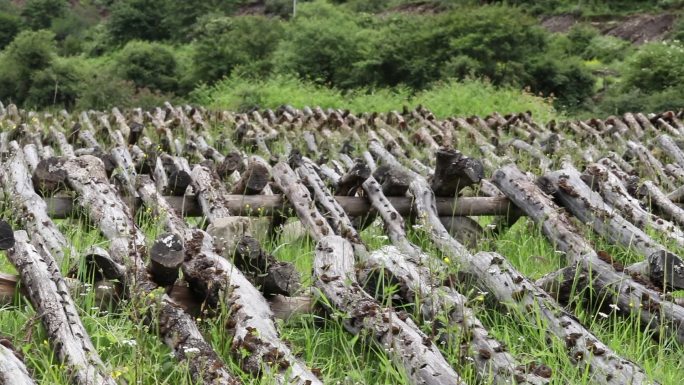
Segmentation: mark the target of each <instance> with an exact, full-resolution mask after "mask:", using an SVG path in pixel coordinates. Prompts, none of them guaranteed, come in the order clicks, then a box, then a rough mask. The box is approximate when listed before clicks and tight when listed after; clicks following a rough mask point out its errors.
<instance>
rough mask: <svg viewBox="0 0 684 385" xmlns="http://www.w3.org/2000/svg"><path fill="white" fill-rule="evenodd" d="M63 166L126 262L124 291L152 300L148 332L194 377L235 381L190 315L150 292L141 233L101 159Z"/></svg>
mask: <svg viewBox="0 0 684 385" xmlns="http://www.w3.org/2000/svg"><path fill="white" fill-rule="evenodd" d="M63 167H64V170H65V171H66V173H67V179H68V183H69V186H70V187H71V189H72V190H74V191H75V192H77V193H78V194H79V200H80V201H81V202H82V205H83V206H84V207H85V208H86V210H87V211H88V213H89V217H90V219H91V220H92V221H93V222H94V223H95V224H96V225H97V226H98V227H99V229H100V231H101V232H102V234H103V235H104V236H105V237H106V238H107V239H108V240H109V241H110V249H109V251H110V254H111V255H112V257H113V259H114V260H115V261H117V262H122V263H125V265H126V267H127V270H126V280H125V282H126V287H127V292H128V293H130V294H131V295H132V296H134V297H135V298H140V299H142V300H143V301H147V304H148V305H152V304H153V303H156V306H155V307H156V309H155V310H156V313H155V315H154V316H151V317H149V318H148V320H149V321H151V322H155V323H156V325H157V326H158V329H157V328H153V329H152V330H159V333H160V337H161V338H162V340H163V341H164V343H166V345H167V346H169V348H171V349H172V350H173V352H174V356H175V357H176V359H178V360H179V361H181V362H185V363H187V364H188V367H189V371H190V373H191V376H192V378H193V379H194V380H195V381H201V382H204V383H218V384H225V385H235V384H239V383H240V381H239V380H238V379H237V378H236V377H234V376H233V375H232V374H231V373H229V372H228V370H227V368H226V366H225V364H224V363H223V362H222V360H221V358H220V357H219V355H218V354H217V353H216V352H215V351H214V349H213V348H212V347H211V345H209V344H208V343H207V342H206V341H205V340H204V337H203V336H202V334H201V333H200V331H199V329H198V327H197V324H196V323H195V321H194V319H193V318H192V317H191V316H190V315H188V314H187V313H186V312H185V311H183V309H182V308H181V307H180V306H179V305H178V304H177V303H175V302H174V301H173V300H172V299H171V298H170V297H169V296H168V295H166V294H161V295H155V294H154V293H155V289H156V288H157V285H156V284H155V283H154V282H153V281H152V280H151V279H150V277H149V275H148V273H147V269H146V268H145V262H144V260H143V255H144V253H145V247H144V246H145V238H144V235H143V234H142V232H141V231H140V229H139V228H138V227H137V226H136V225H135V223H134V222H133V218H132V216H131V215H130V214H129V212H128V208H127V207H126V205H125V204H124V203H123V202H122V201H121V199H120V198H119V197H118V195H116V193H115V192H114V188H113V186H112V185H111V184H110V183H109V182H108V180H107V176H106V174H105V171H104V166H103V164H102V161H100V160H99V159H98V158H95V157H92V156H87V155H86V156H82V157H79V158H75V159H72V160H69V161H67V162H65V163H64V165H63ZM149 310H150V311H151V308H150V309H149Z"/></svg>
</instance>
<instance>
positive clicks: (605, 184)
mask: <svg viewBox="0 0 684 385" xmlns="http://www.w3.org/2000/svg"><path fill="white" fill-rule="evenodd" d="M582 180H583V181H584V182H585V183H586V184H587V185H589V186H590V187H591V188H592V189H594V190H597V191H598V192H599V194H601V197H602V198H603V199H604V200H605V201H606V203H608V204H609V205H610V206H611V207H613V208H614V209H615V210H618V211H619V212H620V213H621V214H622V216H623V217H625V218H626V219H628V220H629V221H630V222H632V223H633V224H634V225H635V226H637V227H638V228H645V227H646V226H650V227H651V228H653V229H654V230H657V231H659V232H661V233H663V234H666V235H667V237H668V238H669V239H671V240H673V241H675V242H676V243H677V244H678V245H680V246H682V247H684V231H682V230H681V228H680V227H679V226H677V225H675V224H674V223H672V222H670V221H668V220H665V219H662V218H660V217H658V216H655V215H653V214H652V213H650V212H648V211H646V210H645V209H644V208H642V207H641V204H640V203H639V200H637V199H636V198H634V197H632V196H631V195H630V194H629V192H628V191H627V188H625V186H624V185H623V184H622V183H621V182H620V180H619V179H618V177H617V176H615V175H614V174H613V173H612V172H610V170H609V169H608V168H607V167H605V166H603V165H601V164H590V165H589V166H587V168H586V169H585V170H584V174H582Z"/></svg>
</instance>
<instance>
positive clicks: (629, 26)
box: [542, 13, 677, 44]
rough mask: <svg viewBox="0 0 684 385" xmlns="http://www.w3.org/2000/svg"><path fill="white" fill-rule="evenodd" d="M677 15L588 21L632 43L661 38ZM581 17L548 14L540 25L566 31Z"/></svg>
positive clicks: (668, 14)
mask: <svg viewBox="0 0 684 385" xmlns="http://www.w3.org/2000/svg"><path fill="white" fill-rule="evenodd" d="M676 21H677V16H676V15H675V14H673V13H660V14H639V15H630V16H626V17H624V18H621V19H616V20H609V21H605V20H603V21H590V24H591V25H593V26H594V27H596V28H597V29H598V30H599V31H601V32H602V33H603V34H605V35H610V36H615V37H619V38H621V39H624V40H627V41H630V42H632V43H634V44H644V43H647V42H649V41H659V40H663V39H664V38H665V37H666V36H667V34H668V33H669V32H670V31H671V30H672V28H673V26H674V24H675V22H676ZM579 22H581V19H579V18H577V17H575V16H573V15H569V14H566V15H558V16H549V17H546V18H544V19H543V20H542V26H543V27H544V28H546V29H548V30H549V31H551V32H567V31H568V30H569V29H570V28H572V27H573V26H574V25H575V24H577V23H579Z"/></svg>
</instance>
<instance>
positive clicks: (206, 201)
mask: <svg viewBox="0 0 684 385" xmlns="http://www.w3.org/2000/svg"><path fill="white" fill-rule="evenodd" d="M192 182H193V186H194V189H195V193H196V194H197V200H198V202H199V205H200V207H201V208H202V212H203V213H204V216H205V217H206V218H207V220H208V221H209V222H210V223H214V222H216V221H217V219H219V218H227V217H230V216H231V214H230V212H229V210H228V208H227V207H226V204H225V198H224V197H225V196H226V195H228V193H227V192H226V189H225V187H224V186H223V184H222V183H221V182H220V181H219V180H218V178H216V177H214V175H212V172H211V171H210V170H209V169H208V168H207V167H206V166H201V165H197V166H195V168H194V169H193V170H192Z"/></svg>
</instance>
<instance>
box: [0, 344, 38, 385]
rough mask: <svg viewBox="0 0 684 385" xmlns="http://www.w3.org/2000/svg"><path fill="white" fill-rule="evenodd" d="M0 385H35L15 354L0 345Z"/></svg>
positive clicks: (3, 345)
mask: <svg viewBox="0 0 684 385" xmlns="http://www.w3.org/2000/svg"><path fill="white" fill-rule="evenodd" d="M0 342H2V341H0ZM0 384H3V385H35V384H36V383H35V382H34V381H33V379H32V378H31V375H30V374H29V372H28V370H27V369H26V365H24V363H23V362H22V360H21V359H19V357H17V354H16V353H14V352H13V351H12V350H11V349H9V348H8V347H6V346H5V344H4V343H0Z"/></svg>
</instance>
